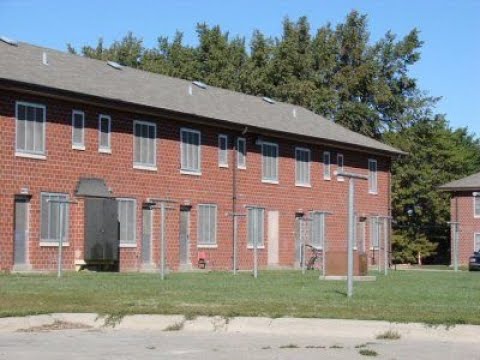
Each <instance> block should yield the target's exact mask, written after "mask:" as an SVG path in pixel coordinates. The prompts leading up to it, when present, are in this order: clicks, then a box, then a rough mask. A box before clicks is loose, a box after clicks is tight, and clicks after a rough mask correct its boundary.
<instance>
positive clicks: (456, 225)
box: [447, 221, 460, 271]
mask: <svg viewBox="0 0 480 360" xmlns="http://www.w3.org/2000/svg"><path fill="white" fill-rule="evenodd" d="M447 224H449V225H450V228H451V230H452V232H453V234H452V235H453V239H452V240H453V241H452V242H453V244H452V245H453V246H452V248H453V271H458V228H459V225H460V223H459V222H456V221H450V222H448V223H447Z"/></svg>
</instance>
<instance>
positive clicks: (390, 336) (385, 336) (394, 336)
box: [377, 330, 402, 340]
mask: <svg viewBox="0 0 480 360" xmlns="http://www.w3.org/2000/svg"><path fill="white" fill-rule="evenodd" d="M401 337H402V336H401V335H400V333H399V332H398V331H396V330H387V331H385V332H384V333H381V334H379V335H377V339H378V340H398V339H400V338H401Z"/></svg>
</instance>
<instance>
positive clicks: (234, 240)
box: [233, 165, 238, 275]
mask: <svg viewBox="0 0 480 360" xmlns="http://www.w3.org/2000/svg"><path fill="white" fill-rule="evenodd" d="M234 166H236V165H234ZM237 231H238V230H237V216H236V215H235V214H233V275H237Z"/></svg>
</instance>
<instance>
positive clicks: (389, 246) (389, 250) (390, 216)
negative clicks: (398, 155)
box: [388, 159, 393, 267]
mask: <svg viewBox="0 0 480 360" xmlns="http://www.w3.org/2000/svg"><path fill="white" fill-rule="evenodd" d="M388 217H389V219H390V227H389V229H388V233H389V242H388V265H389V267H390V266H391V265H392V239H393V229H392V224H393V221H392V220H393V218H392V159H390V162H389V166H388Z"/></svg>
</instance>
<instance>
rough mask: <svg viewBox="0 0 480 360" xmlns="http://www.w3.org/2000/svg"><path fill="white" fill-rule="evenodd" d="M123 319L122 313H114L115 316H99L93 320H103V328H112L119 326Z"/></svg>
mask: <svg viewBox="0 0 480 360" xmlns="http://www.w3.org/2000/svg"><path fill="white" fill-rule="evenodd" d="M124 317H125V314H124V313H115V314H99V315H98V316H97V318H96V319H95V320H99V319H104V320H103V327H112V328H114V327H115V326H117V325H118V324H120V323H121V322H122V320H123V318H124Z"/></svg>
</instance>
